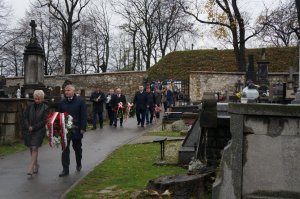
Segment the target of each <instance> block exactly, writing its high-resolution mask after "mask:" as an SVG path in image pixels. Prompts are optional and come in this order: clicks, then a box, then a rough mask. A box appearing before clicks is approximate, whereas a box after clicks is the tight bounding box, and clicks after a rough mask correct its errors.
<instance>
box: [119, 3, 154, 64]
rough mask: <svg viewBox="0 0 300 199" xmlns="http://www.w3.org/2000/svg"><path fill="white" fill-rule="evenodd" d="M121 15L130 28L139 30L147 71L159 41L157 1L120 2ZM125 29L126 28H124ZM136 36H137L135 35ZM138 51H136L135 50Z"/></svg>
mask: <svg viewBox="0 0 300 199" xmlns="http://www.w3.org/2000/svg"><path fill="white" fill-rule="evenodd" d="M120 7H121V8H120V9H119V11H118V13H119V14H121V15H122V16H123V18H125V20H126V23H125V24H124V25H126V24H127V26H128V30H129V27H133V28H137V29H138V32H137V33H136V34H137V39H138V40H139V41H138V42H139V44H140V50H141V52H142V54H143V59H144V61H145V64H146V69H149V68H150V66H151V57H152V51H153V48H154V46H155V45H156V41H157V29H156V23H157V11H158V9H159V3H158V1H157V0H126V1H125V2H120ZM123 27H124V26H123ZM135 36H136V35H135ZM135 50H136V49H135Z"/></svg>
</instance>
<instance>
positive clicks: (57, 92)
mask: <svg viewBox="0 0 300 199" xmlns="http://www.w3.org/2000/svg"><path fill="white" fill-rule="evenodd" d="M50 96H51V101H54V102H59V101H60V100H61V88H60V86H55V87H54V88H52V90H51V92H50Z"/></svg>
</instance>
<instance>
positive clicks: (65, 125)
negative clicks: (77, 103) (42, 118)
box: [46, 112, 73, 150]
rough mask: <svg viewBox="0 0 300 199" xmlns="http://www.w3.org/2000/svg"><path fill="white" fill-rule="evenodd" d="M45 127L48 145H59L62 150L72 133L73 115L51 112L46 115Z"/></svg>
mask: <svg viewBox="0 0 300 199" xmlns="http://www.w3.org/2000/svg"><path fill="white" fill-rule="evenodd" d="M46 127H47V128H46V129H47V135H48V141H49V145H50V147H53V146H56V147H58V146H59V145H61V149H62V150H64V149H65V148H66V147H67V140H68V138H70V137H71V135H72V129H73V117H72V116H71V115H69V114H68V113H59V112H52V113H50V114H49V115H48V118H47V124H46Z"/></svg>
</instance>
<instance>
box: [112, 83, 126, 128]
mask: <svg viewBox="0 0 300 199" xmlns="http://www.w3.org/2000/svg"><path fill="white" fill-rule="evenodd" d="M120 102H122V107H120V104H119V103H120ZM111 105H112V108H113V111H114V124H113V126H114V127H117V123H118V117H119V118H120V127H122V126H123V116H124V113H125V106H126V97H125V95H123V94H121V89H120V88H117V89H116V94H115V95H113V96H112V99H111Z"/></svg>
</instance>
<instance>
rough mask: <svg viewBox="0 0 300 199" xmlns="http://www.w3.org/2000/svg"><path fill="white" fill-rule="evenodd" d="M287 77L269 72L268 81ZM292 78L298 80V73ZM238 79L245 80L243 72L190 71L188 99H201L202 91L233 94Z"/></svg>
mask: <svg viewBox="0 0 300 199" xmlns="http://www.w3.org/2000/svg"><path fill="white" fill-rule="evenodd" d="M288 77H289V74H288V73H269V82H270V84H271V85H272V84H275V83H277V82H287V81H288ZM293 79H294V82H298V74H294V75H293ZM238 80H240V81H241V82H245V73H241V72H240V73H238V72H206V71H192V72H191V73H190V87H189V92H190V99H191V101H192V102H197V101H201V100H202V97H203V93H204V92H221V93H225V92H227V94H228V95H233V93H234V91H235V84H236V83H237V82H238ZM296 86H297V85H296Z"/></svg>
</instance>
